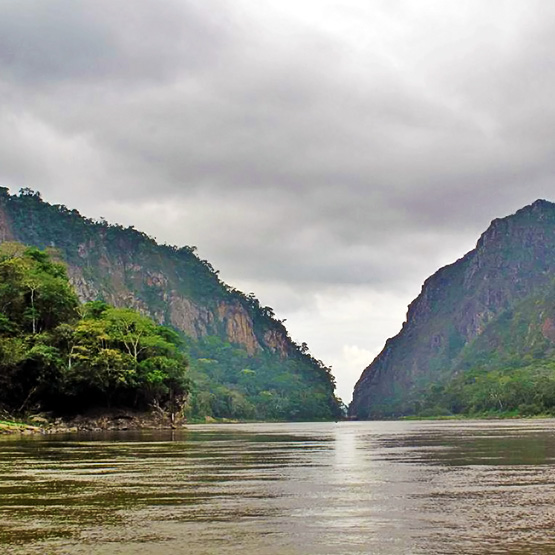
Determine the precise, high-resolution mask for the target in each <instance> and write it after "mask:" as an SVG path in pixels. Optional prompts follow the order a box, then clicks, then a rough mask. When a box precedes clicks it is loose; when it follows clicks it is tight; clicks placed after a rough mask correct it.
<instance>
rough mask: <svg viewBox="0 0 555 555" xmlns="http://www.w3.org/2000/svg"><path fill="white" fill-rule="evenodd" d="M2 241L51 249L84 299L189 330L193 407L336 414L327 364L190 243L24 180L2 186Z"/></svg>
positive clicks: (290, 415) (233, 412) (241, 413)
mask: <svg viewBox="0 0 555 555" xmlns="http://www.w3.org/2000/svg"><path fill="white" fill-rule="evenodd" d="M0 241H2V242H4V241H18V242H21V243H23V244H25V245H32V246H36V247H38V248H40V249H47V250H48V249H51V250H53V251H54V252H55V253H57V254H55V255H54V256H59V257H60V258H61V259H63V261H64V262H65V263H66V264H67V271H68V275H69V277H70V281H71V283H72V285H73V286H74V287H75V289H76V292H77V294H78V296H79V298H80V300H81V301H82V302H86V301H93V300H97V299H100V300H102V301H105V302H107V303H109V304H111V305H113V306H115V307H127V308H133V309H136V310H138V311H139V312H141V313H143V314H146V315H148V316H150V317H151V318H152V319H153V320H154V321H155V322H156V323H157V324H163V325H168V326H172V327H173V328H174V329H176V330H179V331H180V332H182V333H183V334H184V336H185V337H186V342H187V344H188V355H189V358H190V368H191V369H190V373H191V378H192V379H193V382H194V386H193V395H192V409H191V410H192V411H193V413H194V414H196V415H199V416H202V415H207V416H216V417H231V418H275V419H312V418H315V419H319V418H336V417H337V416H338V415H339V413H340V409H339V403H338V401H337V400H336V398H335V396H334V387H335V384H334V380H333V376H332V375H331V373H330V370H329V369H328V368H326V367H325V365H324V364H323V363H322V362H321V361H318V360H316V359H314V358H313V357H312V356H311V355H310V354H309V353H308V351H307V348H306V346H305V345H303V346H299V345H297V344H295V343H294V342H293V341H292V340H291V339H290V337H289V335H288V333H287V330H286V328H285V327H284V325H283V323H282V322H280V321H279V320H277V319H276V318H275V317H274V314H273V311H272V309H270V308H269V307H263V306H261V305H260V303H259V302H258V300H257V299H256V298H255V297H254V295H252V294H250V295H245V294H243V293H241V292H240V291H237V290H235V289H233V288H231V287H229V286H228V285H226V284H224V283H223V282H222V281H221V280H220V279H219V278H218V273H217V272H216V271H215V270H214V269H213V268H212V266H211V265H210V263H208V262H207V261H205V260H201V259H200V258H199V257H198V256H197V255H196V253H195V248H194V247H182V248H177V247H174V246H168V245H159V244H157V243H156V241H155V240H154V239H153V238H151V237H149V236H147V235H146V234H144V233H141V232H139V231H137V230H135V229H134V228H123V227H122V226H119V225H109V224H108V223H106V222H105V221H103V220H102V221H93V220H90V219H87V218H85V217H83V216H81V215H80V214H79V213H78V212H77V211H76V210H70V209H68V208H66V207H65V206H61V205H51V204H49V203H47V202H44V201H43V200H42V198H41V196H40V194H39V193H36V192H34V191H32V190H29V189H24V190H22V191H21V192H20V194H19V195H10V194H9V191H8V190H7V189H5V188H0Z"/></svg>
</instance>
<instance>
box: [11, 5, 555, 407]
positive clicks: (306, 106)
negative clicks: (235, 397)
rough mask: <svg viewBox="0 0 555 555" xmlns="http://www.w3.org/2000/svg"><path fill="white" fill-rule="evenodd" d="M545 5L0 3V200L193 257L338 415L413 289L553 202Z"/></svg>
mask: <svg viewBox="0 0 555 555" xmlns="http://www.w3.org/2000/svg"><path fill="white" fill-rule="evenodd" d="M554 52H555V2H552V1H551V0H541V1H534V0H526V1H523V0H518V1H511V0H488V1H487V2H485V1H484V0H477V1H473V0H465V2H461V1H459V0H457V1H455V0H436V1H428V0H407V1H403V0H383V1H380V0H337V1H328V0H228V1H224V0H197V1H193V0H164V2H160V1H159V0H134V1H124V0H120V1H114V0H80V1H79V2H75V1H74V0H48V1H45V0H2V1H1V2H0V185H2V186H7V187H9V188H10V189H11V190H12V192H16V191H17V190H18V189H19V188H20V187H30V188H32V189H35V190H40V191H41V193H42V196H43V198H44V199H45V200H47V201H49V202H52V203H62V204H65V205H66V206H68V207H70V208H77V209H78V210H79V211H80V212H81V213H82V214H84V215H86V216H89V217H93V218H98V217H100V216H102V217H105V218H106V219H107V220H108V221H110V222H112V223H121V224H123V225H134V226H135V227H136V228H137V229H140V230H142V231H145V232H146V233H148V234H150V235H154V236H155V237H157V239H158V240H159V241H160V242H167V243H171V244H177V245H184V244H186V245H196V246H197V247H198V250H199V254H200V256H201V257H202V258H206V259H208V260H209V261H210V262H211V263H212V265H213V266H214V267H216V268H217V269H219V270H220V271H221V276H222V278H223V279H224V280H225V281H226V282H228V283H229V284H231V285H233V286H236V287H238V288H240V289H242V290H243V291H245V292H246V293H248V292H251V291H252V292H254V293H255V294H256V295H257V296H258V297H259V299H260V300H261V302H262V303H263V304H264V305H269V306H271V307H273V308H274V309H275V311H276V315H277V316H278V317H279V318H286V319H287V322H286V326H287V327H288V329H289V330H290V333H291V335H292V336H293V338H294V339H295V340H296V341H297V342H302V341H306V342H307V343H308V344H309V346H310V348H311V352H312V354H313V355H314V356H315V357H316V358H320V359H322V360H323V361H324V362H325V363H327V364H330V365H332V367H333V372H334V374H335V376H336V378H337V382H338V392H339V394H340V396H341V397H342V398H343V399H344V400H345V401H347V402H348V401H350V398H351V393H352V387H353V385H354V383H355V381H356V380H357V379H358V377H359V375H360V373H361V372H362V370H363V369H364V367H365V366H367V365H368V364H369V363H370V362H371V361H372V359H373V357H374V356H376V355H377V354H378V353H379V351H380V350H381V349H382V347H383V344H384V342H385V340H386V339H387V338H388V337H390V336H392V335H395V334H396V333H397V332H398V331H399V329H400V326H401V324H402V322H403V320H404V317H405V313H406V307H407V305H408V303H409V302H410V301H411V300H412V299H413V298H414V297H415V296H416V295H417V294H418V292H419V291H420V287H421V285H422V282H423V280H424V279H425V278H426V277H427V276H429V275H430V274H432V273H433V272H434V271H436V270H437V269H438V268H439V267H440V266H442V265H445V264H447V263H449V262H453V261H454V260H456V259H457V258H460V257H461V256H462V255H463V254H464V253H465V252H467V251H468V250H470V249H471V248H473V247H474V245H475V243H476V240H477V238H478V236H479V234H480V233H481V232H482V231H484V230H485V228H486V227H487V226H488V224H489V222H490V221H491V220H492V219H493V218H495V217H501V216H505V215H507V214H509V213H512V212H514V211H515V210H517V209H518V208H520V207H521V206H523V205H525V204H529V203H531V202H533V201H534V200H535V199H537V198H546V199H550V200H554V199H555V194H554V193H555V180H554V179H553V175H554V166H555V156H554V147H555V101H554V99H555V60H554V58H555V55H554V54H553V53H554Z"/></svg>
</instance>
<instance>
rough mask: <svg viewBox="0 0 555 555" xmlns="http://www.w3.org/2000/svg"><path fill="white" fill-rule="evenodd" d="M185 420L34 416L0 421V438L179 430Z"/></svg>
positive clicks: (117, 414) (115, 414)
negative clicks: (20, 420) (7, 436)
mask: <svg viewBox="0 0 555 555" xmlns="http://www.w3.org/2000/svg"><path fill="white" fill-rule="evenodd" d="M184 427H185V421H184V420H179V421H176V422H171V420H170V419H169V418H168V417H166V416H163V415H161V414H158V413H144V412H143V413H139V412H131V411H123V410H116V411H103V412H98V413H91V414H86V415H78V416H75V417H71V418H60V417H56V418H54V417H51V416H50V415H44V414H35V415H31V416H29V417H28V418H26V419H25V422H11V421H10V422H8V421H0V435H8V434H9V435H14V434H19V435H33V434H43V435H46V434H64V433H76V432H102V431H124V430H164V429H167V430H171V429H182V428H184Z"/></svg>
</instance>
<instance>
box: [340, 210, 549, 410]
mask: <svg viewBox="0 0 555 555" xmlns="http://www.w3.org/2000/svg"><path fill="white" fill-rule="evenodd" d="M554 277H555V204H552V203H550V202H547V201H545V200H538V201H536V202H534V203H533V204H532V205H530V206H526V207H525V208H522V209H521V210H519V211H518V212H517V213H516V214H514V215H511V216H508V217H506V218H503V219H497V220H494V221H493V222H492V223H491V225H490V227H489V228H488V230H487V231H486V232H485V233H484V234H483V235H482V236H481V237H480V239H479V241H478V243H477V246H476V248H475V249H474V250H472V251H471V252H469V253H468V254H466V255H465V256H464V257H463V258H461V259H460V260H458V261H457V262H455V263H454V264H451V265H449V266H446V267H444V268H441V269H440V270H439V271H438V272H436V273H435V274H434V275H433V276H431V277H430V278H428V279H427V280H426V281H425V283H424V285H423V287H422V291H421V293H420V295H419V296H418V297H417V298H416V299H415V300H414V301H413V302H412V303H411V305H410V306H409V309H408V313H407V320H406V322H405V323H404V324H403V327H402V329H401V332H400V333H399V334H398V335H397V336H395V337H394V338H392V339H389V340H388V341H387V342H386V345H385V348H384V349H383V351H382V352H381V353H380V354H379V355H378V356H377V357H376V359H375V360H374V361H373V362H372V364H371V365H370V366H368V368H366V369H365V370H364V372H363V373H362V376H361V378H360V380H359V381H358V383H357V384H356V386H355V390H354V397H353V402H352V403H351V406H350V408H349V412H350V414H351V415H352V416H356V417H358V418H387V417H395V416H401V415H410V414H426V413H430V414H438V413H445V414H447V413H476V412H480V411H494V410H497V411H505V412H506V411H510V410H516V411H520V412H521V413H523V414H524V413H530V412H545V411H551V410H553V409H555V375H553V376H552V374H553V371H554V370H555V358H554V354H555V286H554ZM548 390H549V391H551V390H553V399H552V400H550V398H548V397H549V396H548V395H547V391H548ZM542 392H543V393H546V394H545V395H543V393H542Z"/></svg>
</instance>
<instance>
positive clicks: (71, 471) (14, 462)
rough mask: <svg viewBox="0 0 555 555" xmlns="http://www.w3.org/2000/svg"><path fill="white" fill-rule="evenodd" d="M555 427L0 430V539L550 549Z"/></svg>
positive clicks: (155, 549)
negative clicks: (49, 433) (10, 433)
mask: <svg viewBox="0 0 555 555" xmlns="http://www.w3.org/2000/svg"><path fill="white" fill-rule="evenodd" d="M552 426H553V422H552V421H518V422H424V423H423V422H368V423H360V422H353V423H338V424H273V425H267V424H258V425H226V426H193V427H191V428H190V429H189V430H187V431H184V432H160V433H132V432H124V433H121V432H120V433H117V432H116V433H111V434H106V435H74V436H67V437H46V438H42V437H39V438H34V437H30V438H24V439H14V438H6V439H5V438H3V439H2V440H1V441H0V553H1V552H6V553H15V554H18V553H52V554H56V553H60V554H62V553H63V554H74V553H95V554H103V553H106V554H107V553H110V554H112V553H121V554H128V553H145V554H163V553H195V554H196V553H223V554H226V553H230V554H231V553H234V554H235V553H238V552H243V553H244V554H251V553H256V554H262V555H264V554H286V555H288V554H291V555H297V554H308V555H310V554H368V553H377V554H384V555H387V554H404V553H407V554H408V553H411V554H418V553H422V554H424V553H426V554H430V553H437V554H439V553H441V554H448V553H471V554H472V553H475V554H477V553H523V554H526V553H552V552H554V551H555V537H554V533H553V531H552V530H555V514H554V510H553V507H554V506H555V487H554V485H555V483H554V482H555V474H554V472H553V470H554V468H553V465H554V458H555V441H554V439H553V437H552V435H553V434H552Z"/></svg>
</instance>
